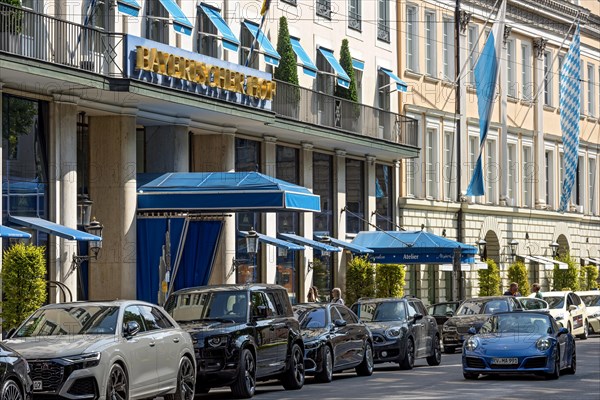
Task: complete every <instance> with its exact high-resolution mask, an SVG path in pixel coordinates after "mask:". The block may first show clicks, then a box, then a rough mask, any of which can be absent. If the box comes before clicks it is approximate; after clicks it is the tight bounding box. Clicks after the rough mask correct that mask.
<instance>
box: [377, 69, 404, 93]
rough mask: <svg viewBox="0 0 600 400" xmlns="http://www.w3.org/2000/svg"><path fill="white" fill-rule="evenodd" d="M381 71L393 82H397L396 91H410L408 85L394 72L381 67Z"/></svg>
mask: <svg viewBox="0 0 600 400" xmlns="http://www.w3.org/2000/svg"><path fill="white" fill-rule="evenodd" d="M379 69H380V70H381V72H383V73H384V74H386V75H387V76H389V77H390V79H391V80H392V81H394V82H396V90H398V91H399V92H406V91H407V90H408V85H407V84H406V82H404V81H403V80H402V79H400V78H398V76H397V75H396V74H394V73H393V72H392V71H390V70H389V69H385V68H383V67H379Z"/></svg>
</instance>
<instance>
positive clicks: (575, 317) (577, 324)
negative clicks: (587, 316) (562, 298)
mask: <svg viewBox="0 0 600 400" xmlns="http://www.w3.org/2000/svg"><path fill="white" fill-rule="evenodd" d="M571 305H573V306H575V308H573V307H570V306H571ZM571 308H573V309H572V310H571ZM567 311H568V313H569V315H570V316H571V321H572V322H571V323H572V324H573V325H572V326H573V330H572V332H575V330H579V329H581V328H582V327H583V321H584V317H583V306H582V304H581V299H580V298H579V296H577V295H576V294H575V293H569V294H568V295H567Z"/></svg>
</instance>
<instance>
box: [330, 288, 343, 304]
mask: <svg viewBox="0 0 600 400" xmlns="http://www.w3.org/2000/svg"><path fill="white" fill-rule="evenodd" d="M331 302H332V303H337V304H344V299H342V290H341V289H340V288H337V287H336V288H333V289H331Z"/></svg>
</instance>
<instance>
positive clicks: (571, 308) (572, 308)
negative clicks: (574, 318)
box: [569, 304, 577, 311]
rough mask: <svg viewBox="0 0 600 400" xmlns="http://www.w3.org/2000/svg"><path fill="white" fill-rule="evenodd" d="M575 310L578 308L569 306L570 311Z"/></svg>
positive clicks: (572, 305)
mask: <svg viewBox="0 0 600 400" xmlns="http://www.w3.org/2000/svg"><path fill="white" fill-rule="evenodd" d="M575 310H577V306H576V305H575V304H571V305H570V306H569V311H575Z"/></svg>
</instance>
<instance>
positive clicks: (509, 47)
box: [506, 39, 517, 97]
mask: <svg viewBox="0 0 600 400" xmlns="http://www.w3.org/2000/svg"><path fill="white" fill-rule="evenodd" d="M515 68H516V66H515V41H514V40H512V39H511V40H507V41H506V69H507V79H506V86H507V95H508V96H510V97H517V82H516V79H515V70H516V69H515Z"/></svg>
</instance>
